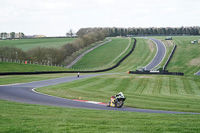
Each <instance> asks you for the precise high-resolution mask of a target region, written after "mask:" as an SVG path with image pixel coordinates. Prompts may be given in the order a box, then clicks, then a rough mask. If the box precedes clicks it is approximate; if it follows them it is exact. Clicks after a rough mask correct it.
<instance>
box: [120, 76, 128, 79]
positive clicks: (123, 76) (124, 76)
mask: <svg viewBox="0 0 200 133" xmlns="http://www.w3.org/2000/svg"><path fill="white" fill-rule="evenodd" d="M121 78H123V79H125V78H130V77H129V76H122V77H121Z"/></svg>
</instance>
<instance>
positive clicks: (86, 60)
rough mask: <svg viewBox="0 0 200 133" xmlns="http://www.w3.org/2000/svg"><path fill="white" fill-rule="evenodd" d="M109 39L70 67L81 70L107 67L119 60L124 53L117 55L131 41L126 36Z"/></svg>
mask: <svg viewBox="0 0 200 133" xmlns="http://www.w3.org/2000/svg"><path fill="white" fill-rule="evenodd" d="M111 39H112V41H111V42H109V43H106V44H104V45H102V46H100V47H98V48H97V49H94V50H92V51H91V52H89V53H87V54H86V55H85V56H83V57H82V58H81V59H80V60H79V61H78V62H77V63H76V64H75V65H73V66H72V68H73V69H81V70H96V69H103V68H108V67H111V66H112V65H114V64H116V62H117V61H119V59H121V58H122V57H123V56H124V54H123V55H121V56H120V57H118V56H119V55H120V54H121V53H122V52H123V51H124V50H125V49H126V48H127V47H128V46H129V43H131V42H130V40H129V39H128V38H111ZM132 45H133V42H132V44H131V45H130V46H129V49H128V50H127V52H128V51H130V49H131V46H132ZM127 52H126V53H127ZM116 57H118V58H116Z"/></svg>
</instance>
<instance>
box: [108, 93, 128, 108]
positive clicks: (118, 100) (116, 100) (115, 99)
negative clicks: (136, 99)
mask: <svg viewBox="0 0 200 133" xmlns="http://www.w3.org/2000/svg"><path fill="white" fill-rule="evenodd" d="M125 100H126V98H125V97H124V94H123V93H122V92H119V93H118V94H117V95H115V96H111V99H110V101H109V102H108V104H107V107H117V108H121V107H122V106H123V105H124V101H125Z"/></svg>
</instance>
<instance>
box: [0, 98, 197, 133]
mask: <svg viewBox="0 0 200 133" xmlns="http://www.w3.org/2000/svg"><path fill="white" fill-rule="evenodd" d="M0 108H1V109H0V125H1V126H0V132H2V133H12V132H13V133H22V132H30V133H35V132H37V133H39V132H53V133H61V132H63V133H64V132H67V133H72V132H74V133H77V132H81V133H84V132H87V133H94V132H101V133H102V132H117V133H121V132H126V133H133V132H142V133H149V132H153V133H160V132H173V133H175V132H177V133H188V132H191V133H192V132H200V127H199V125H200V121H199V119H200V115H190V114H151V113H134V112H120V111H101V110H87V109H72V108H62V107H51V106H40V105H31V104H21V103H14V102H8V101H2V100H0Z"/></svg>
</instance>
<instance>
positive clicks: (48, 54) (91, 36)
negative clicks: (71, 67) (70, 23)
mask: <svg viewBox="0 0 200 133" xmlns="http://www.w3.org/2000/svg"><path fill="white" fill-rule="evenodd" d="M106 36H107V35H106V34H105V31H104V30H96V31H92V32H89V33H87V34H84V35H82V36H80V37H79V38H77V39H76V40H75V41H73V42H71V43H67V44H65V45H63V46H62V47H61V48H47V47H36V48H32V49H30V50H28V51H23V50H22V49H20V48H16V47H0V58H1V59H13V60H24V61H25V60H28V61H31V62H32V63H36V64H37V63H39V64H42V63H46V64H48V63H49V64H59V65H67V64H68V63H69V62H70V61H72V56H73V54H74V53H76V52H78V51H79V50H80V49H83V48H85V47H89V46H90V45H91V44H93V43H96V42H98V41H102V40H104V39H105V37H106ZM74 58H75V57H74Z"/></svg>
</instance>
